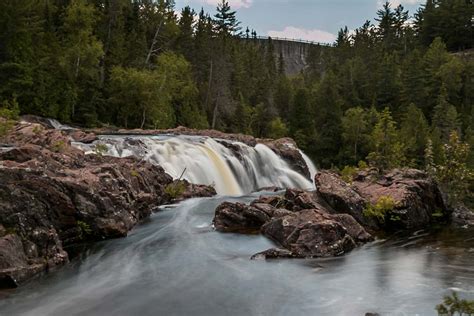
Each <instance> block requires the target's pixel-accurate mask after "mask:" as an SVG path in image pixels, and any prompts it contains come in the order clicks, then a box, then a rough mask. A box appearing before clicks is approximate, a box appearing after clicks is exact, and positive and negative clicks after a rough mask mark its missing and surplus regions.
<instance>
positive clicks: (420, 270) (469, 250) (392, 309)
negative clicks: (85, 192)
mask: <svg viewBox="0 0 474 316" xmlns="http://www.w3.org/2000/svg"><path fill="white" fill-rule="evenodd" d="M114 141H115V142H112V141H107V143H108V144H109V151H110V150H117V149H118V148H119V147H120V145H117V144H121V143H122V141H121V140H120V141H116V140H114ZM206 141H207V140H206ZM206 141H205V142H206ZM180 142H181V140H180V141H178V143H180ZM112 143H114V145H112ZM153 144H154V145H153V146H157V148H162V147H163V146H164V145H163V144H156V140H153ZM200 144H201V145H202V144H203V143H202V142H201V141H200ZM211 144H212V143H211ZM188 145H189V146H191V144H190V143H187V145H186V146H188ZM201 145H199V146H201ZM212 145H215V144H212ZM186 146H185V147H186ZM203 146H210V145H208V144H205V145H203ZM191 147H192V146H191ZM157 148H154V150H149V149H150V145H147V146H145V150H143V152H141V153H139V152H138V150H135V149H134V150H132V152H133V155H137V156H140V155H142V157H148V158H146V159H150V160H152V158H150V157H152V156H153V155H155V154H156V152H157V151H158V150H157ZM188 149H189V148H188ZM180 150H181V149H180ZM222 150H223V149H222V148H220V149H217V150H216V149H215V147H214V153H216V155H218V156H219V157H220V158H222V161H221V162H222V163H224V165H223V166H222V167H223V168H227V167H229V168H230V171H229V172H230V174H228V175H227V176H229V177H234V180H235V183H234V184H232V182H233V181H234V180H232V181H230V182H229V183H226V182H222V183H220V184H218V185H223V186H222V187H218V190H219V191H221V193H222V192H228V194H227V195H224V194H221V195H219V196H217V197H214V198H205V199H192V200H188V201H185V202H183V203H181V204H179V205H177V206H176V207H166V208H163V209H162V210H161V211H160V212H158V213H156V214H154V215H153V216H152V217H151V218H150V219H149V220H148V221H147V222H145V223H144V224H142V225H140V226H138V227H137V228H136V229H135V230H133V231H132V232H131V233H130V235H129V236H128V237H127V238H124V239H117V240H110V241H104V242H101V243H98V244H95V245H93V246H92V248H90V249H89V250H88V251H87V252H86V253H84V254H83V255H81V256H80V257H77V258H75V259H73V260H72V262H71V264H69V265H67V266H66V267H63V268H61V269H59V270H57V271H54V272H51V273H48V274H45V275H42V276H39V277H37V278H36V279H34V280H32V281H30V282H28V283H27V284H25V285H24V286H22V287H21V288H19V289H17V290H14V291H11V292H4V293H2V294H1V295H2V296H3V299H1V300H0V315H31V316H42V315H52V316H53V315H90V316H94V315H119V316H120V315H124V316H127V315H137V316H138V315H285V316H286V315H365V313H367V312H377V313H379V314H380V315H436V312H435V310H434V307H435V305H436V304H439V303H440V302H441V300H442V297H443V296H444V295H446V294H449V293H450V292H451V291H452V290H456V291H459V292H460V295H461V296H463V297H471V298H472V297H473V296H474V265H473V263H474V232H472V231H468V230H462V231H449V230H444V231H438V232H431V233H428V232H424V231H419V232H416V233H413V234H411V235H408V236H403V235H394V236H391V237H389V238H387V239H384V240H378V241H376V242H373V243H370V244H367V245H365V246H363V247H361V248H359V249H356V250H354V251H352V252H351V253H349V254H347V255H346V256H343V257H338V258H329V259H311V260H270V261H263V260H250V257H251V256H252V255H253V254H255V253H257V252H260V251H263V250H266V249H268V248H271V247H273V246H274V245H273V243H272V242H271V241H269V240H268V239H266V238H265V237H263V236H258V235H251V236H246V235H238V234H222V233H218V232H216V231H214V230H213V228H212V224H211V223H212V218H213V216H214V210H215V208H216V207H217V206H218V205H219V204H220V203H221V202H223V201H240V202H245V203H249V202H250V201H251V200H253V199H255V198H257V197H258V194H256V193H255V194H250V195H249V194H247V195H243V196H236V195H237V194H236V193H239V192H243V191H250V189H249V188H245V187H243V186H242V185H241V183H244V182H243V181H244V180H245V181H247V180H248V181H249V183H251V185H254V186H260V185H262V186H263V184H265V183H266V182H265V181H267V180H268V181H281V182H280V183H279V184H281V185H286V186H289V185H296V186H300V187H301V186H306V185H307V182H304V181H303V180H304V179H301V178H300V177H299V176H295V175H294V174H293V172H292V171H291V170H290V172H288V173H286V174H285V173H284V172H283V171H282V170H286V168H289V167H288V166H287V165H284V164H282V163H283V162H273V163H274V164H273V165H272V166H271V167H270V168H269V169H268V170H266V171H265V170H264V169H265V168H263V169H262V168H260V169H259V166H256V169H252V168H253V167H252V166H251V163H248V164H247V165H246V164H245V163H243V164H242V166H243V168H244V169H245V170H257V171H252V172H255V174H256V176H255V177H254V176H253V175H252V176H248V177H247V179H239V177H235V176H234V175H235V170H236V169H235V166H234V167H233V168H231V167H230V166H232V163H229V159H226V158H225V156H224V154H223V152H221V151H222ZM249 150H250V149H249ZM262 151H263V152H266V150H265V149H262ZM224 152H225V151H224ZM197 153H199V155H203V156H207V157H212V156H214V155H210V154H209V152H207V151H206V150H201V149H199V151H198V152H196V153H193V154H194V155H197ZM126 154H127V153H126ZM129 154H132V153H130V152H129ZM227 154H229V155H230V153H227ZM267 154H270V157H272V159H273V158H275V157H273V156H272V155H271V153H268V152H267V153H264V154H259V153H255V157H254V158H252V159H250V161H251V162H252V163H253V161H258V160H259V159H260V160H261V159H267V158H262V157H267V156H265V155H267ZM115 155H119V154H118V153H115ZM127 155H128V154H127ZM183 155H184V154H183ZM208 155H209V156H208ZM262 155H263V156H262ZM156 156H158V155H156ZM197 158H199V157H197ZM214 158H216V157H214ZM220 158H218V159H220ZM277 158H278V157H277ZM157 159H158V158H157ZM176 159H179V157H178V158H176ZM183 159H184V158H183ZM202 159H204V158H202ZM206 159H207V158H206ZM210 159H212V158H210ZM218 163H220V162H218ZM234 163H235V164H237V162H234ZM277 163H278V164H277ZM275 164H276V165H275ZM179 167H180V168H181V166H179ZM260 167H261V166H260ZM176 168H177V167H176ZM180 168H177V170H179V169H180ZM274 168H275V169H276V170H277V171H278V172H275V174H273V173H272V172H273V171H271V170H274ZM165 169H166V168H165ZM191 171H192V173H195V176H196V177H198V170H197V169H196V170H191ZM176 174H177V173H176ZM200 176H202V177H204V176H207V177H208V181H215V179H213V178H212V177H213V175H212V174H211V175H209V174H206V175H200ZM175 177H176V175H175ZM188 177H191V175H188ZM272 177H273V178H272ZM240 178H241V177H240ZM265 178H266V179H265ZM259 181H260V182H259ZM306 181H307V180H306ZM229 184H231V185H230V186H227V185H229ZM252 188H253V187H252ZM236 189H237V190H240V191H238V192H237V191H232V190H236ZM227 190H228V191H227ZM245 193H246V192H245ZM269 194H270V193H269Z"/></svg>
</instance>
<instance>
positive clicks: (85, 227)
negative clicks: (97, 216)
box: [77, 221, 92, 238]
mask: <svg viewBox="0 0 474 316" xmlns="http://www.w3.org/2000/svg"><path fill="white" fill-rule="evenodd" d="M77 227H79V229H80V231H81V238H84V236H88V235H91V234H92V229H91V227H90V226H89V224H87V223H86V222H83V221H77Z"/></svg>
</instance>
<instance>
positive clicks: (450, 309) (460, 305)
mask: <svg viewBox="0 0 474 316" xmlns="http://www.w3.org/2000/svg"><path fill="white" fill-rule="evenodd" d="M435 310H436V311H437V312H438V315H440V316H455V315H460V316H462V315H472V314H474V300H472V301H469V300H466V299H461V298H460V297H459V295H458V294H457V293H456V292H452V294H451V295H447V296H445V297H444V300H443V303H442V304H439V305H437V306H436V308H435Z"/></svg>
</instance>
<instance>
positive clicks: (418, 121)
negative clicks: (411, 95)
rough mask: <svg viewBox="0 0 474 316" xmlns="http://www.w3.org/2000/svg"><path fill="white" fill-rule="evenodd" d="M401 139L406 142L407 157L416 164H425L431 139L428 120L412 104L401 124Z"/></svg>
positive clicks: (418, 165)
mask: <svg viewBox="0 0 474 316" xmlns="http://www.w3.org/2000/svg"><path fill="white" fill-rule="evenodd" d="M400 139H401V140H402V142H403V143H404V148H405V153H406V158H407V159H408V161H409V162H411V163H413V164H414V165H415V166H417V167H420V166H423V156H424V153H425V151H426V147H427V141H428V139H429V126H428V122H427V120H426V118H425V116H424V115H423V112H422V111H421V110H420V109H419V108H418V107H417V106H416V105H415V104H413V103H412V104H410V105H409V106H408V108H407V110H406V113H405V114H404V117H403V120H402V123H401V126H400Z"/></svg>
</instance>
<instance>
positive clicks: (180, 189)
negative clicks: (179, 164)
mask: <svg viewBox="0 0 474 316" xmlns="http://www.w3.org/2000/svg"><path fill="white" fill-rule="evenodd" d="M185 191H186V182H185V181H181V180H177V181H174V182H172V183H170V184H168V185H167V186H166V187H165V193H166V194H167V195H168V196H169V197H170V198H171V199H172V200H174V199H177V198H179V197H180V196H181V195H182V194H183V193H184V192H185Z"/></svg>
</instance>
